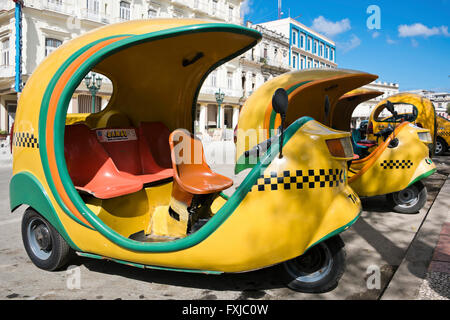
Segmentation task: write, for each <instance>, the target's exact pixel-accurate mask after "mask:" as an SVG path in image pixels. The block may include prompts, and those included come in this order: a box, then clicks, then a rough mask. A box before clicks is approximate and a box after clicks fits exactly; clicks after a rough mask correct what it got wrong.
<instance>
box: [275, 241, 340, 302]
mask: <svg viewBox="0 0 450 320" xmlns="http://www.w3.org/2000/svg"><path fill="white" fill-rule="evenodd" d="M282 269H283V270H282V271H283V278H284V281H285V283H286V285H287V286H288V287H289V288H290V289H292V290H295V291H299V292H306V293H320V292H327V291H330V290H332V289H334V288H335V287H336V286H337V284H338V282H339V280H340V278H341V277H342V275H343V274H344V271H345V249H344V242H343V241H342V239H341V238H340V237H339V236H334V237H332V238H330V239H328V240H325V241H323V242H321V243H319V244H317V245H315V246H314V247H312V248H310V249H309V250H308V251H307V252H306V253H304V254H303V255H301V256H299V257H297V258H294V259H291V260H288V261H286V262H284V263H283V264H282Z"/></svg>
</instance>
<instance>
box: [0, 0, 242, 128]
mask: <svg viewBox="0 0 450 320" xmlns="http://www.w3.org/2000/svg"><path fill="white" fill-rule="evenodd" d="M242 1H243V0H123V1H110V0H83V1H80V0H24V7H23V9H22V23H21V29H22V62H21V66H22V82H23V83H24V84H25V83H26V81H27V80H28V78H29V77H30V75H31V73H32V72H33V71H34V69H35V68H36V67H37V65H38V64H39V63H40V62H41V61H42V60H43V59H44V58H45V57H46V56H47V55H49V54H50V53H51V52H52V51H54V50H55V49H56V48H57V47H58V46H60V45H61V44H62V43H64V42H66V41H69V40H70V39H72V38H74V37H77V36H79V35H81V34H83V33H86V32H87V31H89V30H92V29H94V28H97V27H101V26H103V25H106V24H110V23H116V22H121V21H127V20H131V19H147V18H170V17H174V18H203V19H211V20H216V21H226V22H229V23H234V24H242V19H241V3H242ZM14 7H15V3H14V2H13V1H12V0H0V50H1V56H0V130H3V131H9V129H10V127H11V125H12V122H13V120H14V115H15V110H16V108H17V99H18V94H20V93H17V92H16V90H15V88H14V87H15V79H14V77H15V56H16V47H15V42H16V27H15V23H16V21H15V15H14V12H15V11H14ZM238 66H239V59H235V61H232V62H230V63H228V64H226V65H225V66H222V67H221V68H219V70H216V71H215V76H216V80H214V79H208V81H207V82H206V83H205V87H204V89H203V90H202V91H201V94H200V97H199V102H201V103H206V104H208V103H212V104H214V106H215V109H216V110H217V102H216V100H215V99H214V93H215V91H216V90H217V89H218V88H219V86H222V91H225V93H226V95H225V98H224V101H223V104H224V105H225V123H226V124H227V125H228V123H230V126H231V123H232V121H233V119H234V120H236V119H237V115H236V114H238V112H239V109H238V108H239V98H240V97H241V94H240V91H239V89H240V84H239V83H240V81H241V79H240V76H241V74H240V73H239V72H237V69H238ZM218 73H220V74H221V75H220V76H219V75H218ZM222 73H224V74H225V78H226V81H225V82H223V81H221V80H218V79H219V78H220V77H221V76H222ZM213 77H214V75H213V76H212V78H213ZM212 88H214V89H212ZM112 90H113V88H112V85H111V82H110V81H109V80H108V79H103V81H102V86H101V87H100V90H99V91H98V92H97V94H96V95H97V98H96V99H95V101H96V109H97V110H100V109H101V108H103V107H105V106H106V104H107V102H108V100H109V97H110V96H111V93H112ZM91 101H92V96H91V94H90V92H89V90H87V88H86V85H85V83H84V82H83V83H81V84H80V86H79V88H78V89H77V90H76V92H75V94H74V95H73V97H72V101H71V104H70V106H69V112H75V113H77V112H91V106H92V102H91ZM230 107H231V108H235V109H236V110H237V111H234V110H233V109H231V110H229V108H230ZM213 111H214V110H213ZM216 114H217V111H216ZM230 114H231V116H230V117H231V119H229V118H230V117H229V115H230ZM233 114H234V116H233ZM222 119H223V117H222ZM236 121H237V120H236ZM205 125H207V124H205Z"/></svg>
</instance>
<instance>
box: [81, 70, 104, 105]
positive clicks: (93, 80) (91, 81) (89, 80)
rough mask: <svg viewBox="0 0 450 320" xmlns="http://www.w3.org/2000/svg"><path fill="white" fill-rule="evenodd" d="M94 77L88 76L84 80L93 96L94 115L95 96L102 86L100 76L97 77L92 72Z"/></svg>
mask: <svg viewBox="0 0 450 320" xmlns="http://www.w3.org/2000/svg"><path fill="white" fill-rule="evenodd" d="M91 74H92V75H89V74H88V75H87V76H86V77H85V78H84V83H85V84H86V88H88V89H89V91H90V92H91V95H92V113H95V95H96V94H97V92H98V90H100V87H101V86H102V78H101V77H100V76H97V77H96V75H95V73H93V72H91Z"/></svg>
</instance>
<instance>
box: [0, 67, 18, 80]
mask: <svg viewBox="0 0 450 320" xmlns="http://www.w3.org/2000/svg"><path fill="white" fill-rule="evenodd" d="M14 76H15V72H14V66H0V78H11V77H14Z"/></svg>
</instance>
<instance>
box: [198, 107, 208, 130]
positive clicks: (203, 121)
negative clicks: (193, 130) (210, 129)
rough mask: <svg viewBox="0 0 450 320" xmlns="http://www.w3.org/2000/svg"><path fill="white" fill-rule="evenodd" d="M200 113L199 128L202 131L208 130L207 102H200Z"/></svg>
mask: <svg viewBox="0 0 450 320" xmlns="http://www.w3.org/2000/svg"><path fill="white" fill-rule="evenodd" d="M199 108H200V114H199V117H198V128H199V131H200V132H201V133H204V132H206V104H204V103H200V106H199Z"/></svg>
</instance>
